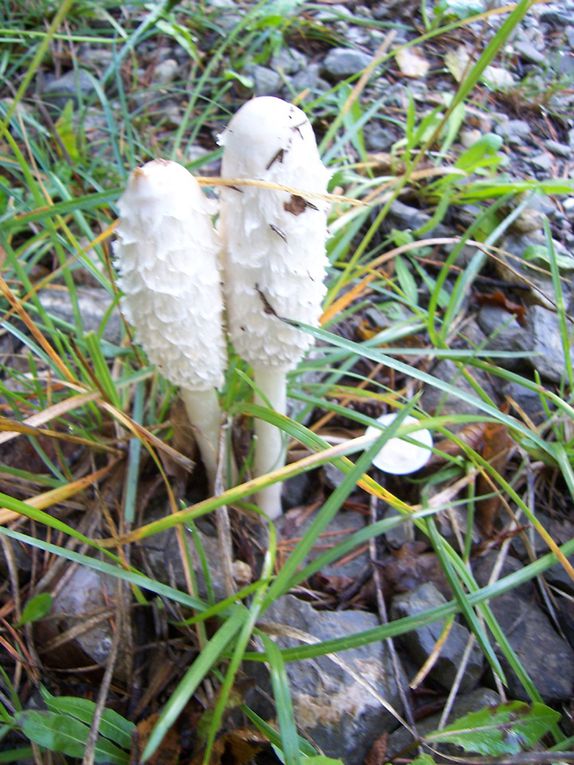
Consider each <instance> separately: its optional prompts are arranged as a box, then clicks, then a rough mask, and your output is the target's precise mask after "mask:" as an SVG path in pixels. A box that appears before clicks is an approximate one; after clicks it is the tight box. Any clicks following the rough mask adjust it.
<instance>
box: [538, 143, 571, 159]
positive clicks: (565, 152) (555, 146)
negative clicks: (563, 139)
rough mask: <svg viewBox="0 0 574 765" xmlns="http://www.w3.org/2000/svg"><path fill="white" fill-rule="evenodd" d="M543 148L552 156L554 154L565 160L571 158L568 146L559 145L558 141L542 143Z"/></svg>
mask: <svg viewBox="0 0 574 765" xmlns="http://www.w3.org/2000/svg"><path fill="white" fill-rule="evenodd" d="M544 146H546V148H547V149H548V151H551V152H552V154H555V155H556V156H557V157H564V158H565V159H570V157H571V156H572V149H571V148H570V146H567V145H566V144H565V143H559V142H558V141H551V140H548V141H544Z"/></svg>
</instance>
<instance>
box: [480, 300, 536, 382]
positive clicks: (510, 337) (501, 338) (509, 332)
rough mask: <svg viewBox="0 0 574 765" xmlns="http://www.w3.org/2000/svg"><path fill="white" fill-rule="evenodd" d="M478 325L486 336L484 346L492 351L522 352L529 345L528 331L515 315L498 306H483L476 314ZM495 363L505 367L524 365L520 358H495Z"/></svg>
mask: <svg viewBox="0 0 574 765" xmlns="http://www.w3.org/2000/svg"><path fill="white" fill-rule="evenodd" d="M477 320H478V325H479V327H480V328H481V330H482V331H483V332H484V334H485V335H486V337H487V342H486V344H485V347H486V348H488V349H489V350H493V351H509V352H514V353H516V352H523V351H524V350H525V349H527V348H528V347H529V335H528V332H527V331H526V330H525V329H524V328H523V327H521V326H520V324H519V323H518V321H517V320H516V317H515V316H514V315H513V314H511V313H509V312H508V311H506V310H505V309H504V308H499V307H498V306H490V305H487V306H484V307H483V308H481V309H480V311H479V312H478V316H477ZM496 363H497V364H500V366H503V367H505V368H507V369H517V368H519V367H520V366H524V360H523V359H520V358H508V359H505V358H497V360H496Z"/></svg>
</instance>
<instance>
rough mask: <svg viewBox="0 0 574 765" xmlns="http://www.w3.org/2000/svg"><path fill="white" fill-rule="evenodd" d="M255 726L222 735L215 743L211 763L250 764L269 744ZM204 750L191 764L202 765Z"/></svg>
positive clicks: (223, 764) (218, 764) (222, 764)
mask: <svg viewBox="0 0 574 765" xmlns="http://www.w3.org/2000/svg"><path fill="white" fill-rule="evenodd" d="M268 743H269V742H268V741H267V739H265V738H264V737H263V736H262V735H261V734H260V733H259V732H258V731H256V730H255V729H253V728H236V729H235V730H232V731H229V733H225V734H224V735H223V736H220V737H219V738H218V739H217V741H216V742H215V744H214V745H213V751H212V753H211V759H210V765H249V763H250V762H252V761H253V759H254V758H255V756H256V755H257V754H258V753H259V752H260V751H261V750H262V749H263V748H264V747H265V746H267V745H268ZM202 762H203V752H200V753H199V754H197V755H196V756H195V757H194V758H193V760H192V761H191V765H201V763H202Z"/></svg>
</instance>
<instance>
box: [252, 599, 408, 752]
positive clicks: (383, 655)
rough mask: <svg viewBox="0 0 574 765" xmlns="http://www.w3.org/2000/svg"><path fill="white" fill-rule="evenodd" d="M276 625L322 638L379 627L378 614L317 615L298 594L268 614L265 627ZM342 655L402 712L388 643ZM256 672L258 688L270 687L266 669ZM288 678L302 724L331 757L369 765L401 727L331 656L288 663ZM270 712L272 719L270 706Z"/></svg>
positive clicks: (282, 641)
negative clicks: (379, 745) (375, 749)
mask: <svg viewBox="0 0 574 765" xmlns="http://www.w3.org/2000/svg"><path fill="white" fill-rule="evenodd" d="M270 622H273V623H279V624H283V625H286V626H287V627H292V628H296V629H298V630H303V631H304V632H306V633H308V634H310V635H312V636H313V637H315V638H318V639H319V640H329V639H331V638H337V637H342V636H347V635H352V634H354V633H356V632H362V631H364V630H368V629H372V628H373V627H376V626H378V624H379V621H378V619H377V617H376V616H375V615H374V614H369V613H365V612H364V611H317V610H315V609H314V608H313V607H312V606H311V605H310V604H309V603H305V602H304V601H302V600H299V599H298V598H295V597H294V596H292V595H286V596H284V597H282V598H279V600H278V601H276V602H275V603H274V604H273V605H272V606H271V607H270V608H269V609H268V610H267V611H266V612H265V614H264V616H263V618H262V619H261V622H260V623H270ZM277 641H278V644H279V645H280V646H281V647H287V646H296V645H300V642H299V641H298V640H295V639H293V638H288V637H280V638H278V639H277ZM337 657H338V658H339V659H340V660H341V661H343V662H344V663H345V664H346V665H347V666H348V667H349V668H350V669H351V670H352V671H353V672H354V673H356V675H357V676H358V677H359V678H360V679H362V680H364V681H366V682H367V683H368V684H369V685H370V686H372V687H373V688H375V689H376V691H377V693H378V694H380V696H382V697H383V698H384V699H385V700H386V701H387V702H388V703H389V704H391V705H392V706H393V707H394V708H395V709H396V710H397V711H400V709H401V707H400V701H399V694H398V688H397V684H396V681H395V678H394V674H393V669H392V665H391V659H390V656H389V653H388V650H387V647H386V644H385V643H383V642H376V643H372V644H371V645H365V646H362V647H361V648H354V649H351V650H348V651H341V652H339V653H338V654H337ZM251 668H253V671H254V673H255V677H256V680H257V682H258V684H260V685H261V686H262V687H265V685H267V687H269V683H268V681H267V682H266V681H265V678H264V676H263V672H262V671H263V670H264V668H263V666H262V665H258V666H255V665H251V667H249V669H251ZM287 676H288V679H289V687H290V689H291V694H292V699H293V706H294V712H295V719H296V720H297V724H298V725H299V726H300V728H301V729H302V730H303V731H304V732H305V733H306V734H308V735H309V736H310V738H311V740H312V741H314V742H316V743H317V745H318V746H319V747H320V748H321V749H322V750H323V752H324V753H325V754H326V755H327V756H330V757H339V758H342V759H343V761H344V762H345V764H346V765H363V762H364V758H365V756H366V754H367V752H368V750H369V749H370V747H371V745H372V743H373V741H374V740H375V739H376V738H377V737H378V736H380V735H381V734H382V733H384V732H385V731H390V730H392V729H393V728H395V727H396V724H397V723H396V720H395V718H394V717H393V716H392V715H390V714H389V713H388V712H387V711H385V709H384V708H383V706H382V705H381V704H380V702H379V701H378V700H377V699H376V698H375V697H374V696H373V695H372V694H371V693H369V691H368V689H367V688H365V686H364V685H363V684H362V683H361V682H360V680H357V679H356V678H353V676H352V675H350V674H349V673H348V672H347V671H345V670H344V669H343V668H342V667H340V666H339V665H338V664H336V663H334V662H333V661H332V660H331V659H329V658H328V657H326V656H320V657H317V658H316V659H308V660H305V661H300V662H290V663H288V664H287ZM254 693H255V692H254ZM258 700H259V709H261V703H262V700H261V697H260V696H259V697H256V698H255V700H253V701H252V700H251V699H249V702H248V703H250V704H253V705H254V706H255V709H256V711H258V705H257V701H258ZM266 710H267V716H269V708H268V706H267V707H266ZM260 713H261V712H260Z"/></svg>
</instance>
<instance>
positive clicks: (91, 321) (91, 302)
mask: <svg viewBox="0 0 574 765" xmlns="http://www.w3.org/2000/svg"><path fill="white" fill-rule="evenodd" d="M76 294H77V300H78V307H79V311H80V315H81V317H82V323H83V327H84V332H98V331H99V329H100V325H101V323H102V321H103V319H104V316H105V315H106V312H107V311H108V309H109V307H110V304H111V303H112V298H111V297H110V295H109V294H108V293H107V292H106V290H104V289H102V288H99V287H78V288H77V290H76ZM38 298H39V299H40V303H41V304H42V306H43V308H44V309H45V310H46V311H47V312H48V313H50V314H51V315H52V316H55V317H57V318H58V319H61V320H62V321H65V322H67V323H68V324H71V325H74V312H73V305H72V299H71V297H70V293H69V292H68V290H67V289H64V288H62V287H61V288H56V287H53V288H52V287H51V288H48V289H44V290H40V292H39V293H38ZM121 335H122V329H121V318H120V313H119V310H118V309H117V308H116V309H114V310H113V311H112V313H111V315H110V316H108V318H107V321H106V326H105V329H104V333H103V337H104V340H107V341H108V342H110V343H113V344H114V345H119V343H120V341H121Z"/></svg>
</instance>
